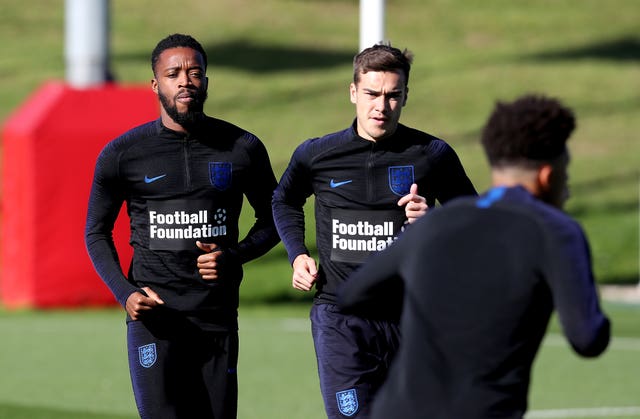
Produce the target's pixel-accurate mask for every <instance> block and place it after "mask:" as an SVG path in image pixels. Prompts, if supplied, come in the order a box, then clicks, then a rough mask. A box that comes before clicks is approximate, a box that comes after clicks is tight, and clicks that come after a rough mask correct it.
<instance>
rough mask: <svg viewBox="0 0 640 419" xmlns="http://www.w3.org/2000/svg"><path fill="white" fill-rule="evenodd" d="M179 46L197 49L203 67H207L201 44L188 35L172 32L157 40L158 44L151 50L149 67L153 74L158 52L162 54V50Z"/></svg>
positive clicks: (205, 55) (158, 55)
mask: <svg viewBox="0 0 640 419" xmlns="http://www.w3.org/2000/svg"><path fill="white" fill-rule="evenodd" d="M180 47H185V48H191V49H193V50H196V51H198V52H199V53H200V55H202V60H203V61H204V69H205V70H206V69H207V53H206V52H205V51H204V48H202V45H200V43H199V42H198V41H196V40H195V38H193V37H192V36H190V35H183V34H181V33H174V34H172V35H169V36H167V37H166V38H164V39H162V40H161V41H160V42H158V45H156V47H155V48H154V49H153V52H152V53H151V69H152V70H153V74H155V73H156V64H157V63H158V59H159V58H160V54H162V52H163V51H164V50H167V49H170V48H180Z"/></svg>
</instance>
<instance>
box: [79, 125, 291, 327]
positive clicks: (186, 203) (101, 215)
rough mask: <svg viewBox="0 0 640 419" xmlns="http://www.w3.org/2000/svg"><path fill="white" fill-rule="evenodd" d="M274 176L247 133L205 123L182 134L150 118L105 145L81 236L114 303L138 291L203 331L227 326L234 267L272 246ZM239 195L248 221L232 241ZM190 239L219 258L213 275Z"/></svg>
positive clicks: (234, 300) (235, 283)
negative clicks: (251, 219) (126, 264)
mask: <svg viewBox="0 0 640 419" xmlns="http://www.w3.org/2000/svg"><path fill="white" fill-rule="evenodd" d="M275 186H276V179H275V176H274V174H273V170H272V168H271V164H270V161H269V157H268V154H267V151H266V149H265V147H264V145H263V144H262V143H261V142H260V140H259V139H258V138H257V137H255V136H254V135H252V134H251V133H249V132H247V131H245V130H243V129H241V128H239V127H237V126H235V125H232V124H230V123H228V122H225V121H222V120H219V119H216V118H211V117H206V118H204V119H203V121H201V123H199V125H198V126H197V128H196V129H194V130H193V131H192V132H191V133H189V134H183V133H178V132H175V131H172V130H170V129H168V128H166V127H164V126H163V125H162V122H161V120H160V119H158V120H156V121H152V122H149V123H147V124H144V125H141V126H139V127H137V128H134V129H132V130H130V131H128V132H126V133H125V134H123V135H122V136H120V137H118V138H116V139H115V140H113V141H111V142H110V143H109V144H107V145H106V146H105V147H104V149H103V150H102V152H101V153H100V155H99V157H98V160H97V163H96V169H95V175H94V179H93V185H92V189H91V196H90V198H89V208H88V214H87V222H86V231H85V240H86V245H87V249H88V252H89V256H90V257H91V260H92V262H93V264H94V266H95V268H96V270H97V272H98V274H99V275H100V277H101V278H102V279H103V280H104V282H105V283H106V284H107V286H108V287H109V288H110V289H111V291H112V292H113V294H114V295H115V297H116V299H117V300H118V302H120V304H122V305H123V306H124V304H125V303H126V300H127V298H128V297H129V295H131V293H133V292H135V291H140V289H141V288H142V287H145V286H148V287H150V288H152V289H153V290H154V291H156V292H157V293H158V294H159V295H160V297H161V298H162V299H163V300H164V301H165V306H166V307H165V308H166V309H170V310H173V311H176V312H179V313H182V314H183V315H185V316H187V317H189V318H191V319H193V320H194V321H195V322H196V323H199V324H201V325H203V327H206V328H208V329H212V330H228V329H232V328H236V327H237V306H238V288H239V285H240V281H241V279H242V266H241V265H242V264H243V263H245V262H247V261H249V260H252V259H254V258H257V257H258V256H261V255H262V254H264V253H266V252H267V251H268V250H269V249H271V248H272V247H273V246H274V245H275V244H276V243H277V242H278V240H279V239H278V236H277V231H276V229H275V226H274V224H273V217H272V213H271V196H272V194H273V190H274V189H275ZM243 195H245V196H246V197H247V199H248V201H249V203H250V205H251V206H252V207H253V208H254V210H255V224H254V225H253V227H252V228H251V229H250V231H249V232H248V234H247V236H246V237H245V238H244V239H243V240H241V241H239V237H238V236H239V231H238V219H239V216H240V211H241V207H242V202H243ZM123 203H126V205H127V212H128V214H129V217H130V225H131V238H130V243H131V245H132V246H133V249H134V254H133V260H132V263H131V268H130V270H129V273H128V275H126V276H125V275H124V273H123V272H122V270H121V268H120V265H119V262H118V257H117V254H116V251H115V247H114V244H113V240H112V237H111V232H112V230H113V225H114V222H115V220H116V217H117V216H118V213H119V211H120V208H121V206H122V204H123ZM196 240H200V241H201V242H204V243H215V244H217V245H218V246H219V247H220V248H221V249H222V250H223V252H224V256H225V260H224V265H223V268H222V269H223V270H222V272H221V273H220V275H221V278H220V279H219V280H216V281H205V280H203V279H202V277H201V276H200V273H199V272H198V269H197V267H196V263H197V262H196V261H197V258H198V256H199V255H200V254H202V253H203V252H202V251H201V250H199V249H198V248H197V247H196Z"/></svg>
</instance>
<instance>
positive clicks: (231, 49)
mask: <svg viewBox="0 0 640 419" xmlns="http://www.w3.org/2000/svg"><path fill="white" fill-rule="evenodd" d="M203 46H204V48H205V50H206V52H207V56H208V58H209V60H210V61H211V62H212V63H214V66H215V67H229V68H234V69H238V70H244V71H249V72H254V73H273V72H279V71H290V70H293V71H301V70H319V69H322V68H329V67H336V66H341V65H350V64H351V63H352V61H353V56H354V54H355V52H356V51H339V50H327V49H319V48H310V47H304V46H284V45H262V44H257V43H255V42H253V41H249V40H244V39H236V40H231V41H227V42H224V43H219V44H205V45H203Z"/></svg>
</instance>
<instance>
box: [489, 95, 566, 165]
mask: <svg viewBox="0 0 640 419" xmlns="http://www.w3.org/2000/svg"><path fill="white" fill-rule="evenodd" d="M575 126H576V121H575V116H574V114H573V111H572V110H571V109H569V108H568V107H565V106H564V105H562V104H561V103H560V101H559V100H557V99H554V98H549V97H546V96H544V95H535V94H527V95H524V96H521V97H520V98H518V99H516V100H515V101H513V102H511V103H507V102H497V103H496V105H495V108H494V109H493V112H492V113H491V115H490V116H489V119H488V121H487V123H486V125H485V127H484V129H483V131H482V145H483V147H484V150H485V153H486V155H487V158H488V160H489V164H490V165H491V166H492V167H500V166H505V165H525V166H528V167H530V166H535V165H539V164H540V163H542V162H552V161H553V160H555V159H556V158H558V157H560V156H561V155H562V154H563V153H564V152H565V151H566V142H567V140H568V139H569V136H570V135H571V133H572V132H573V130H574V128H575Z"/></svg>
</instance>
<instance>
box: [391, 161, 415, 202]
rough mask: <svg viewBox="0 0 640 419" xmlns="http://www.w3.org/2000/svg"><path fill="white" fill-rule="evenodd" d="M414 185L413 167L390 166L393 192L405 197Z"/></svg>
mask: <svg viewBox="0 0 640 419" xmlns="http://www.w3.org/2000/svg"><path fill="white" fill-rule="evenodd" d="M412 183H414V177H413V166H390V167H389V188H390V189H391V192H393V193H394V194H396V195H399V196H405V195H406V194H408V193H409V190H410V189H411V184H412Z"/></svg>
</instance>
